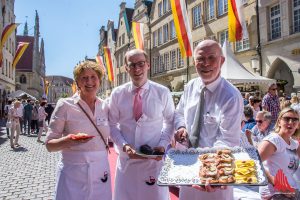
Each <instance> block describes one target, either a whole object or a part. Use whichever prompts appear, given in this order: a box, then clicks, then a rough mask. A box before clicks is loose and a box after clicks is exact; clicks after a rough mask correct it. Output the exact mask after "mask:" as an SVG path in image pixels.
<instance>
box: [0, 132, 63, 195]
mask: <svg viewBox="0 0 300 200" xmlns="http://www.w3.org/2000/svg"><path fill="white" fill-rule="evenodd" d="M44 139H45V136H43V137H42V140H44ZM36 140H37V136H36V135H35V136H31V137H28V136H24V135H21V136H20V138H19V144H20V145H21V146H20V147H19V148H16V149H12V148H11V147H10V141H9V139H8V138H7V135H6V129H5V128H4V127H1V132H0V199H1V200H6V199H13V200H21V199H24V200H25V199H30V200H40V199H41V200H46V199H47V200H48V199H53V193H54V188H55V179H56V165H57V162H58V160H59V157H60V153H49V152H47V150H46V147H45V145H42V144H41V143H38V142H37V141H36Z"/></svg>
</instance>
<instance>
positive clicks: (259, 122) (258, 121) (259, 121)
mask: <svg viewBox="0 0 300 200" xmlns="http://www.w3.org/2000/svg"><path fill="white" fill-rule="evenodd" d="M255 122H256V123H257V124H261V123H263V122H264V121H263V120H255Z"/></svg>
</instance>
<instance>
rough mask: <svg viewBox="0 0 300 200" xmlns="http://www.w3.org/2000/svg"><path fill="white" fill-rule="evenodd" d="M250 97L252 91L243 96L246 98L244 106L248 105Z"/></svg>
mask: <svg viewBox="0 0 300 200" xmlns="http://www.w3.org/2000/svg"><path fill="white" fill-rule="evenodd" d="M249 97H250V93H248V92H246V93H245V96H244V98H243V100H244V106H247V105H248V104H249Z"/></svg>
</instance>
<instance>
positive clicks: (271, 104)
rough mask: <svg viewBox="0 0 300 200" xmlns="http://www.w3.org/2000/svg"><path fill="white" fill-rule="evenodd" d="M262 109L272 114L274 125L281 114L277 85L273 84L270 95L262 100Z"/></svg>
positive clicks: (269, 91) (269, 90)
mask: <svg viewBox="0 0 300 200" xmlns="http://www.w3.org/2000/svg"><path fill="white" fill-rule="evenodd" d="M261 105H262V108H263V110H265V111H269V112H270V113H271V114H272V123H273V124H275V122H276V120H277V117H278V113H279V112H280V103H279V98H278V95H277V85H276V84H275V83H273V84H271V85H270V86H269V89H268V93H267V94H266V95H265V96H264V97H263V99H262V104H261Z"/></svg>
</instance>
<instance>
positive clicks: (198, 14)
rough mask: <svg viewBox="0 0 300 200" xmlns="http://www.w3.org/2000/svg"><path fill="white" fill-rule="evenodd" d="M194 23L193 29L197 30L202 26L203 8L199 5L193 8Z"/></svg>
mask: <svg viewBox="0 0 300 200" xmlns="http://www.w3.org/2000/svg"><path fill="white" fill-rule="evenodd" d="M192 13H193V16H192V21H193V28H196V27H198V26H200V25H201V23H202V22H201V6H200V5H197V6H195V7H194V8H192Z"/></svg>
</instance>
